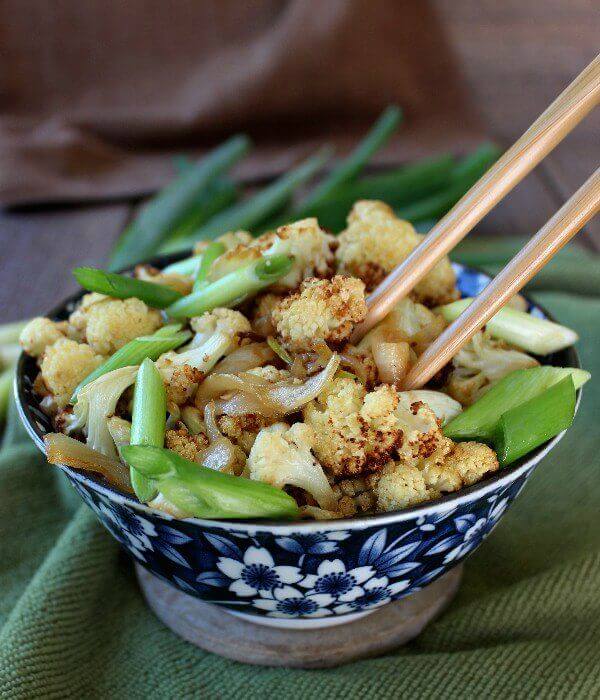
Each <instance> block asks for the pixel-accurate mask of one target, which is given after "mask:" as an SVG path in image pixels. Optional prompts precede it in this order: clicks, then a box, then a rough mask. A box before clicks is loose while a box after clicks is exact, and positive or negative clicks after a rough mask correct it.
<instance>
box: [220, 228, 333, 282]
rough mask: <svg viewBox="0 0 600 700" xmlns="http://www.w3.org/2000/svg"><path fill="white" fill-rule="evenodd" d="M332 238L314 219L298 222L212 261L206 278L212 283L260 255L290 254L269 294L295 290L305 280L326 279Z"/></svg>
mask: <svg viewBox="0 0 600 700" xmlns="http://www.w3.org/2000/svg"><path fill="white" fill-rule="evenodd" d="M334 240H335V239H334V237H333V236H331V235H329V234H327V233H325V231H323V229H321V228H320V227H319V223H318V221H317V220H316V219H314V218H311V219H302V220H301V221H296V222H294V223H292V224H288V225H287V226H281V227H279V228H278V229H277V231H274V232H269V233H265V234H263V235H262V236H259V237H258V238H255V239H254V240H252V241H251V242H250V243H242V244H240V245H238V246H236V247H235V248H233V249H232V250H228V251H227V252H226V253H224V254H223V255H221V256H220V257H219V258H217V259H216V260H215V262H214V263H213V264H212V267H211V269H210V274H209V279H210V281H215V280H217V279H220V278H221V277H223V276H224V275H226V274H228V273H229V272H233V271H234V270H237V269H238V268H239V267H242V266H243V265H247V264H249V263H251V262H252V261H254V260H258V259H259V258H260V257H261V255H263V254H267V255H276V254H282V255H291V256H293V257H294V263H293V265H292V268H291V270H290V271H289V272H288V274H287V275H285V277H282V278H281V279H280V280H278V281H277V282H276V283H275V284H273V285H272V286H271V291H289V290H290V289H296V287H298V285H299V284H300V282H301V281H302V280H303V279H305V278H307V277H329V276H330V275H331V271H332V266H333V253H332V250H331V248H332V245H333V242H334Z"/></svg>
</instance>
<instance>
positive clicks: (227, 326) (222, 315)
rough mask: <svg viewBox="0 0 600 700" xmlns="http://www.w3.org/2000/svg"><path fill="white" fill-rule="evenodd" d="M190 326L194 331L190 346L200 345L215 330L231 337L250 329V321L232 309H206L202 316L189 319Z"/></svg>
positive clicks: (247, 331)
mask: <svg viewBox="0 0 600 700" xmlns="http://www.w3.org/2000/svg"><path fill="white" fill-rule="evenodd" d="M190 326H191V327H192V330H193V331H194V332H195V333H196V336H195V337H194V339H193V341H192V347H197V346H198V345H202V344H203V343H204V342H205V341H206V340H207V339H208V338H209V337H210V336H212V335H213V334H214V333H217V332H218V333H225V334H226V335H229V336H232V337H233V336H237V335H240V334H241V333H249V332H250V331H251V326H250V321H248V319H247V318H246V317H245V316H244V315H243V314H242V313H240V312H239V311H235V310H234V309H222V308H217V309H213V310H212V311H206V312H205V313H204V314H202V316H196V317H194V318H192V319H190Z"/></svg>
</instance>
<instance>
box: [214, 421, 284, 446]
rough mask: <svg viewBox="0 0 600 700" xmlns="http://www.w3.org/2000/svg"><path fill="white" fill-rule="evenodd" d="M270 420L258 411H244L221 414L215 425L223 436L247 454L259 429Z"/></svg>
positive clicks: (268, 423) (265, 425)
mask: <svg viewBox="0 0 600 700" xmlns="http://www.w3.org/2000/svg"><path fill="white" fill-rule="evenodd" d="M271 422H272V421H270V420H269V419H268V418H265V416H262V415H261V414H260V413H245V414H243V415H241V416H221V417H220V418H219V419H218V420H217V425H218V426H219V430H220V431H221V432H222V433H223V435H225V437H228V438H229V439H230V440H231V442H233V443H234V445H237V446H238V447H241V448H242V450H243V451H244V452H245V453H246V454H249V452H250V450H251V449H252V445H254V441H255V440H256V436H257V435H258V433H259V431H260V430H262V429H263V428H265V427H267V426H268V425H270V423H271Z"/></svg>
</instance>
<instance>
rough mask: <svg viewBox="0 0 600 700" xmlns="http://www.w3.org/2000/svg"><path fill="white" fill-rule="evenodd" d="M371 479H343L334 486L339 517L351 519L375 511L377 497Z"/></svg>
mask: <svg viewBox="0 0 600 700" xmlns="http://www.w3.org/2000/svg"><path fill="white" fill-rule="evenodd" d="M369 481H370V479H369V478H366V479H365V478H363V477H356V478H354V479H342V480H341V481H338V482H337V483H335V484H334V485H333V493H334V494H335V496H336V498H337V499H338V501H337V506H336V511H337V514H338V517H343V518H350V517H352V516H353V515H358V514H359V513H369V512H371V511H374V510H375V505H376V497H375V493H374V492H373V488H372V486H371V484H370V483H369Z"/></svg>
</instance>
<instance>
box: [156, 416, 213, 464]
mask: <svg viewBox="0 0 600 700" xmlns="http://www.w3.org/2000/svg"><path fill="white" fill-rule="evenodd" d="M180 425H181V424H180ZM207 446H208V438H207V437H206V435H204V434H203V433H199V434H198V435H190V432H189V430H188V429H187V428H185V427H182V428H178V429H177V430H167V431H166V433H165V447H166V448H167V449H169V450H173V452H177V454H178V455H180V456H181V457H184V458H185V459H189V460H190V461H192V462H195V461H197V460H198V459H199V458H200V457H201V456H202V453H203V452H204V449H205V448H206V447H207Z"/></svg>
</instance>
